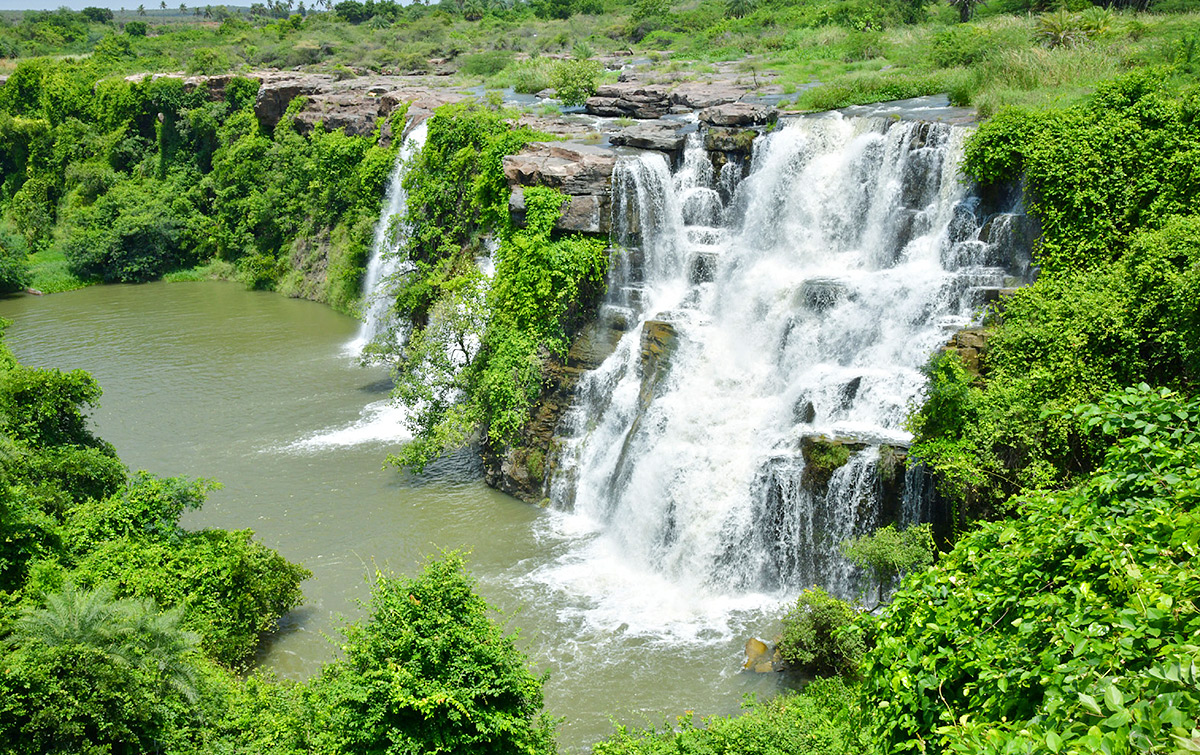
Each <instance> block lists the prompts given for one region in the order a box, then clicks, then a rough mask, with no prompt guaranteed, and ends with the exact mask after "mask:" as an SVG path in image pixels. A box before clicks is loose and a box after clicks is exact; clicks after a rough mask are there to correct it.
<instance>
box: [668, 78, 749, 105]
mask: <svg viewBox="0 0 1200 755" xmlns="http://www.w3.org/2000/svg"><path fill="white" fill-rule="evenodd" d="M745 93H746V88H745V87H739V86H736V85H734V84H731V83H724V84H702V83H700V82H695V81H692V82H687V83H684V84H680V85H679V86H677V87H675V89H674V90H672V92H671V104H672V105H680V106H682V107H685V108H688V109H689V110H701V109H703V108H709V107H716V106H717V105H726V104H728V103H730V102H737V101H738V100H739V99H740V98H741V97H742V95H744V94H745Z"/></svg>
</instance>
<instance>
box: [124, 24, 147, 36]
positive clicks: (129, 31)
mask: <svg viewBox="0 0 1200 755" xmlns="http://www.w3.org/2000/svg"><path fill="white" fill-rule="evenodd" d="M125 34H126V35H127V36H130V37H144V36H146V22H145V21H126V22H125Z"/></svg>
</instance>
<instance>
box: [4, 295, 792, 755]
mask: <svg viewBox="0 0 1200 755" xmlns="http://www.w3.org/2000/svg"><path fill="white" fill-rule="evenodd" d="M0 317H4V318H6V319H9V320H11V321H13V324H12V325H11V326H10V327H9V328H8V330H7V340H8V343H9V345H10V347H11V348H12V349H13V351H14V352H15V353H16V355H17V357H18V358H19V359H21V360H22V361H23V362H25V363H27V364H30V365H35V366H39V367H55V368H60V369H64V370H69V369H84V370H87V371H89V372H91V373H92V374H93V375H94V376H95V377H96V379H97V380H98V381H99V382H100V385H101V387H102V388H103V389H104V395H103V397H102V398H101V404H100V406H99V408H98V409H96V411H95V412H94V413H93V418H94V420H95V423H96V425H97V427H98V430H99V434H100V435H101V436H102V437H104V438H105V439H107V440H109V441H111V442H112V443H113V444H115V445H116V447H117V450H118V452H119V453H120V454H121V458H122V459H123V460H124V461H125V462H126V463H127V464H129V465H130V466H131V467H132V468H134V469H138V468H142V469H148V470H150V471H152V472H155V473H156V474H160V475H180V474H182V475H190V476H201V477H208V478H213V479H216V480H219V481H220V482H221V483H222V484H223V485H224V488H223V489H221V490H219V491H215V492H213V493H212V494H211V495H210V497H209V502H208V504H207V505H206V506H205V508H204V509H203V510H202V511H200V512H195V513H192V514H189V515H188V516H187V518H186V520H185V524H186V526H188V527H195V528H199V527H207V526H213V527H225V528H233V529H241V528H251V529H253V530H255V532H256V533H257V534H258V537H259V538H260V539H261V540H262V541H263V542H264V543H266V544H267V545H269V546H271V547H273V548H276V549H278V550H279V551H280V552H282V553H283V554H284V555H285V556H286V557H288V558H289V559H292V560H294V561H299V562H301V563H303V564H304V565H305V566H307V567H308V568H309V569H310V570H312V572H313V578H312V579H311V580H309V581H308V582H306V583H305V585H304V591H305V597H306V603H305V605H304V606H303V607H302V608H300V609H298V610H296V611H294V612H293V613H292V614H290V615H289V616H288V617H286V620H285V622H284V625H283V627H282V629H281V631H280V633H279V634H278V635H277V636H276V637H274V638H273V639H272V640H271V641H270V642H269V643H268V644H267V646H266V647H265V648H264V651H263V654H262V658H261V660H262V662H263V664H264V665H266V666H268V667H271V668H274V669H276V670H277V671H278V672H279V673H280V675H282V676H284V677H289V678H297V679H299V678H305V677H308V676H310V675H312V674H314V673H316V672H317V671H318V670H319V668H320V665H321V664H322V663H324V662H325V661H327V660H328V659H329V658H331V657H332V656H333V653H334V644H333V642H332V641H331V640H336V639H337V628H338V627H339V626H340V625H341V624H342V622H343V617H345V618H350V619H353V618H356V617H358V616H360V615H361V611H360V609H359V608H358V607H357V603H356V601H359V600H363V599H365V598H366V597H367V594H368V589H367V585H366V580H367V578H368V576H369V575H370V574H371V573H373V571H374V570H375V569H376V568H377V567H378V568H381V569H390V570H393V571H396V572H402V573H411V572H412V571H413V570H414V568H415V567H416V566H417V565H418V562H419V561H420V559H421V558H422V557H423V556H425V555H426V554H431V553H436V552H437V551H438V549H442V548H450V549H463V550H467V551H469V552H470V563H471V566H472V570H473V572H474V574H475V575H476V577H477V579H478V581H479V590H480V592H481V593H482V594H483V595H484V596H485V597H486V598H487V599H488V600H489V601H490V602H491V603H492V604H493V605H496V606H498V607H499V609H500V610H501V611H502V612H503V613H504V614H505V615H506V616H507V617H508V624H509V626H510V627H511V628H514V629H519V630H520V636H521V640H520V642H521V645H522V647H523V648H524V649H525V650H526V652H527V653H528V654H529V655H530V657H531V659H532V662H533V664H534V665H535V666H536V667H537V668H538V669H539V670H548V671H549V673H550V681H549V683H548V686H547V708H548V709H549V710H550V712H552V713H553V714H555V715H558V716H564V717H565V718H566V722H565V723H564V724H563V726H562V728H561V730H560V741H561V744H562V748H563V750H564V751H581V750H584V749H586V746H587V744H588V743H590V742H593V741H595V740H596V739H598V738H601V737H603V736H604V735H605V734H607V733H608V732H609V731H611V723H610V720H611V719H615V720H616V721H618V722H621V723H625V724H634V725H645V724H658V723H662V722H663V720H664V719H671V720H673V719H674V716H675V715H677V714H679V713H680V712H682V711H683V710H694V711H695V712H696V713H697V714H698V715H708V714H727V713H733V712H735V711H737V710H738V708H739V707H740V703H741V699H742V696H743V695H744V694H745V693H748V692H754V693H758V694H761V695H770V694H774V693H775V692H776V691H777V690H778V688H779V685H780V684H781V680H780V679H779V678H777V677H776V676H774V675H766V676H762V675H753V674H745V673H740V672H739V671H738V668H739V663H740V661H741V646H742V643H743V642H744V641H745V638H746V637H747V636H748V635H749V634H753V633H769V632H770V631H772V625H771V620H770V617H769V615H768V614H764V613H762V612H761V611H760V610H758V609H748V610H745V611H736V610H735V611H732V612H724V613H723V614H722V615H723V616H724V617H725V618H724V620H722V621H720V622H715V623H705V622H702V621H698V622H695V623H694V624H693V626H695V627H696V631H695V632H694V633H692V634H691V635H690V636H689V635H687V634H686V633H681V632H679V631H677V628H678V625H676V629H675V630H672V631H661V632H659V631H656V622H657V618H656V616H657V614H658V612H659V611H660V610H661V611H662V615H664V616H670V617H675V618H678V617H679V616H680V615H686V614H687V613H688V611H689V609H690V608H694V609H696V610H697V611H700V612H701V613H703V611H702V609H703V608H704V607H702V606H694V607H689V606H679V605H658V604H657V602H656V600H655V598H654V594H655V593H654V583H653V580H652V579H650V578H647V577H644V576H643V577H642V578H640V579H637V578H636V577H637V575H628V576H629V577H630V581H629V584H637V585H638V590H639V596H638V599H637V600H636V601H631V602H630V603H628V604H627V606H633V608H628V607H627V609H626V610H630V611H633V613H631V614H630V615H629V616H627V617H626V618H625V619H624V621H622V620H621V619H620V617H614V616H612V615H608V614H606V613H605V612H604V611H597V610H595V609H596V606H595V605H593V604H592V603H591V601H590V599H588V598H586V597H582V596H579V595H573V594H572V591H571V590H570V580H571V579H572V577H571V574H572V572H571V560H572V558H573V555H572V554H574V553H576V552H577V548H576V546H577V545H578V542H579V540H580V538H586V537H587V535H586V533H577V532H572V530H571V527H569V526H564V520H563V515H561V514H557V513H554V512H549V511H545V510H542V509H538V508H536V507H531V506H528V505H526V504H524V503H521V502H519V501H516V500H514V499H512V498H509V497H508V496H505V495H503V494H500V493H497V492H495V491H494V490H491V489H490V488H488V487H486V486H485V485H484V484H483V483H482V482H481V481H480V479H479V475H478V472H477V470H475V469H474V468H473V467H472V464H471V462H470V461H469V460H466V459H461V460H458V461H457V463H447V464H442V465H441V466H440V468H439V469H437V470H434V471H433V472H432V473H430V474H429V475H427V476H425V477H423V478H421V479H411V478H407V477H405V476H404V475H402V474H400V473H398V472H397V471H396V470H394V469H391V468H386V469H385V468H383V466H382V465H383V460H384V457H385V455H386V453H387V452H388V450H389V449H392V448H394V447H395V445H396V443H397V440H398V438H399V437H402V432H401V431H400V430H399V426H398V417H397V416H396V415H395V413H394V410H390V409H389V408H388V407H387V406H386V403H385V402H384V399H385V398H386V396H387V389H388V384H387V379H386V378H387V376H386V374H385V372H384V371H383V370H382V369H378V368H363V367H360V366H358V365H357V364H356V363H355V361H354V360H353V359H351V358H350V357H348V356H347V355H346V344H347V343H349V342H350V341H351V340H352V339H353V338H354V336H355V332H356V330H357V328H358V323H357V322H356V321H354V320H353V319H351V318H349V317H344V316H342V315H338V314H337V313H334V312H332V311H330V310H329V309H328V308H326V307H323V306H321V305H317V304H313V303H311V302H304V301H296V300H290V299H286V298H284V297H281V296H278V295H275V294H268V293H259V292H249V291H245V290H243V289H242V288H241V287H240V286H238V285H235V284H222V283H181V284H165V283H155V284H147V285H142V286H107V287H95V288H90V289H84V290H81V291H75V292H71V293H67V294H57V295H54V296H47V297H17V298H12V299H7V300H0ZM618 560H619V559H618ZM578 568H583V569H586V568H588V567H587V565H586V562H581V563H580V564H578ZM575 576H576V577H578V576H579V575H575ZM678 600H679V596H678V594H677V593H676V592H674V591H671V590H668V589H664V590H663V592H662V601H663V602H664V603H668V602H672V601H678ZM749 603H750V604H753V605H760V606H761V605H764V604H768V605H769V604H771V601H769V600H763V599H757V600H753V601H749Z"/></svg>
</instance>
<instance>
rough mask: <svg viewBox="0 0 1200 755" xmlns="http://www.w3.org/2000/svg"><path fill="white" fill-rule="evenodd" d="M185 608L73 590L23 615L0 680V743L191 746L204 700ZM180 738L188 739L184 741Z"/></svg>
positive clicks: (106, 748)
mask: <svg viewBox="0 0 1200 755" xmlns="http://www.w3.org/2000/svg"><path fill="white" fill-rule="evenodd" d="M181 615H182V614H181V611H178V610H176V611H168V612H166V613H159V612H158V610H157V608H156V607H155V606H154V605H153V604H152V603H148V602H143V601H134V600H128V599H126V600H114V598H113V594H112V592H111V591H110V590H108V589H98V590H95V591H93V592H90V593H85V592H80V591H78V590H77V589H75V588H74V587H73V586H71V585H68V586H67V587H66V588H65V589H64V590H63V592H62V593H60V594H55V595H50V596H47V599H46V607H45V608H41V609H27V610H26V611H25V612H24V614H23V615H22V617H21V618H20V619H19V620H18V622H17V624H16V631H15V632H14V635H13V640H14V645H15V647H16V649H15V650H14V651H13V652H11V653H10V654H9V655H8V656H7V657H5V659H4V661H5V673H4V674H3V675H0V689H2V690H3V694H0V701H2V702H0V712H2V713H3V715H0V744H3V746H4V750H5V752H12V753H69V752H89V753H90V752H97V753H99V752H111V751H122V750H130V749H132V750H135V751H147V750H154V749H158V748H162V747H164V746H170V745H171V744H175V745H179V744H184V743H185V742H186V737H187V736H188V729H189V728H191V727H192V725H193V724H192V720H191V719H192V718H193V716H195V715H196V714H197V713H198V710H197V709H196V703H197V702H198V700H199V698H200V696H201V691H202V690H201V687H202V682H201V671H200V669H201V666H202V663H203V661H202V660H201V659H200V658H199V657H198V656H197V654H196V653H195V648H196V642H197V638H196V636H195V635H193V634H191V633H189V632H187V631H185V630H183V629H182V628H181V626H180V620H181ZM180 739H183V740H184V741H183V742H180V741H179V740H180Z"/></svg>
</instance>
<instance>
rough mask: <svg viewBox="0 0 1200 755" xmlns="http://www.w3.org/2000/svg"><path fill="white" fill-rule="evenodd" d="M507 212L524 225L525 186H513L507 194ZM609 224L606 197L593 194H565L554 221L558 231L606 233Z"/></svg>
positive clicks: (609, 209)
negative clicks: (556, 218) (564, 200)
mask: <svg viewBox="0 0 1200 755" xmlns="http://www.w3.org/2000/svg"><path fill="white" fill-rule="evenodd" d="M508 213H509V216H510V217H511V218H512V220H513V222H514V223H516V224H517V226H518V227H521V226H524V225H525V187H524V186H514V187H512V192H511V193H510V194H509V196H508ZM610 225H611V208H609V206H608V202H607V198H606V197H603V196H597V195H594V194H581V195H570V194H568V195H567V201H566V203H565V204H564V205H563V209H562V214H561V215H560V216H559V218H558V220H557V221H556V222H555V223H554V227H555V228H556V229H558V230H560V231H567V232H571V233H592V234H606V233H608V231H609V227H610Z"/></svg>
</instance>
